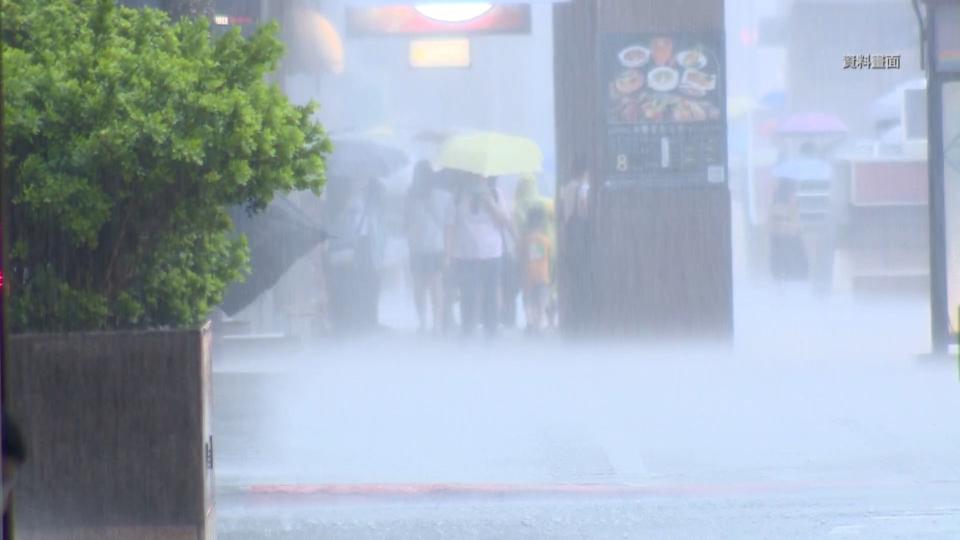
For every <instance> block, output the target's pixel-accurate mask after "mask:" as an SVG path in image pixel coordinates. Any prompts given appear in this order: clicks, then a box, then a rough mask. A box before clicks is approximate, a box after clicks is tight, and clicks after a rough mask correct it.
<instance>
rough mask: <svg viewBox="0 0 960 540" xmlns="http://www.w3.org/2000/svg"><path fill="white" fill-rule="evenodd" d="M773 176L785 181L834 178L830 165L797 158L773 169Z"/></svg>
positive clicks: (824, 162) (819, 160) (819, 161)
mask: <svg viewBox="0 0 960 540" xmlns="http://www.w3.org/2000/svg"><path fill="white" fill-rule="evenodd" d="M773 176H774V177H776V178H783V179H785V180H797V181H801V182H802V181H805V180H806V181H812V182H816V181H825V180H829V179H830V178H831V177H832V176H833V168H832V167H831V166H830V164H829V163H827V162H826V161H823V160H821V159H816V158H796V159H790V160H787V161H784V162H783V163H780V164H778V165H776V166H775V167H774V168H773Z"/></svg>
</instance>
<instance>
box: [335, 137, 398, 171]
mask: <svg viewBox="0 0 960 540" xmlns="http://www.w3.org/2000/svg"><path fill="white" fill-rule="evenodd" d="M408 161H409V160H408V159H407V154H406V153H405V152H403V151H402V150H398V149H396V148H392V147H390V146H385V145H382V144H378V143H375V142H371V141H368V140H364V139H335V140H334V141H333V152H332V153H331V154H330V157H329V158H328V159H327V178H328V179H330V180H331V181H336V180H337V179H339V178H343V177H349V178H357V177H368V178H383V177H385V176H390V175H391V174H393V173H395V172H397V171H399V170H400V169H402V168H403V167H405V166H406V165H407V162H408Z"/></svg>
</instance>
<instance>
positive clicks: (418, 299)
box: [410, 254, 427, 332]
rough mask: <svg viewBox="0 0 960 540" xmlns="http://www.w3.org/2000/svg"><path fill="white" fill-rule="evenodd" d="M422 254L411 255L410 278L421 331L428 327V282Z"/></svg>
mask: <svg viewBox="0 0 960 540" xmlns="http://www.w3.org/2000/svg"><path fill="white" fill-rule="evenodd" d="M423 264H424V261H423V259H422V256H421V255H417V254H412V255H410V278H411V281H412V282H413V303H414V305H415V306H416V308H417V322H418V323H419V325H420V331H421V332H422V331H424V330H426V329H427V302H426V295H427V283H426V278H425V276H424V271H425V268H424V267H423Z"/></svg>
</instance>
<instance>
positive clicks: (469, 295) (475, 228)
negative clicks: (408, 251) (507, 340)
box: [446, 173, 516, 337]
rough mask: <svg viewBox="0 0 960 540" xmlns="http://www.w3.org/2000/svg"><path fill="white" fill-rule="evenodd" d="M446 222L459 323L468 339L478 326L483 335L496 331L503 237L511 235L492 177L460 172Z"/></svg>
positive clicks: (495, 332)
mask: <svg viewBox="0 0 960 540" xmlns="http://www.w3.org/2000/svg"><path fill="white" fill-rule="evenodd" d="M462 176H463V177H464V178H463V179H462V180H461V181H460V182H459V186H458V188H457V191H456V194H455V196H454V202H453V204H452V205H451V211H450V213H449V216H448V219H447V234H446V238H447V253H448V255H449V257H450V259H451V261H452V265H453V267H454V272H455V274H456V280H457V288H458V290H459V297H460V325H461V331H462V333H463V335H464V336H470V335H472V334H473V333H474V332H475V330H476V327H477V325H478V322H482V325H483V328H484V331H485V333H486V335H487V336H488V337H494V336H495V335H496V334H497V330H498V327H499V319H500V317H499V314H500V313H499V289H500V272H501V268H502V264H503V262H502V261H503V255H504V244H505V240H504V238H505V235H510V237H511V238H515V237H516V233H515V231H514V229H513V223H512V220H511V219H510V216H509V214H507V212H506V210H505V209H504V207H503V203H502V200H503V198H502V197H501V196H500V193H499V191H498V190H497V187H496V179H495V178H481V177H479V176H477V175H473V174H469V173H463V175H462Z"/></svg>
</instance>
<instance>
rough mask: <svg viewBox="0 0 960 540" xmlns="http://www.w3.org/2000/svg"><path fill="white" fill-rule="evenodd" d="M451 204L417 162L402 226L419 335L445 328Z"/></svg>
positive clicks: (424, 165)
mask: <svg viewBox="0 0 960 540" xmlns="http://www.w3.org/2000/svg"><path fill="white" fill-rule="evenodd" d="M451 204H452V202H451V197H450V195H449V194H448V193H446V192H444V191H443V190H441V189H438V186H437V180H436V175H435V173H434V171H433V168H432V167H431V165H430V164H429V163H428V162H426V161H421V162H420V163H418V164H417V166H416V168H415V169H414V177H413V182H412V184H411V186H410V189H409V190H408V192H407V201H406V208H405V212H404V224H405V228H406V232H407V242H408V245H409V247H410V275H411V278H412V282H413V298H414V302H415V304H416V308H417V320H418V322H419V325H420V332H421V333H426V332H430V331H432V332H434V333H441V332H442V331H443V329H444V328H445V321H444V315H445V311H446V309H445V300H444V295H443V288H444V284H443V274H444V265H445V263H446V257H445V254H444V229H445V224H446V219H447V215H448V214H449V212H450V210H449V206H450V205H451ZM428 310H429V312H430V314H431V315H432V319H433V320H432V324H431V321H430V320H429V317H428V316H427V312H428Z"/></svg>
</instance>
